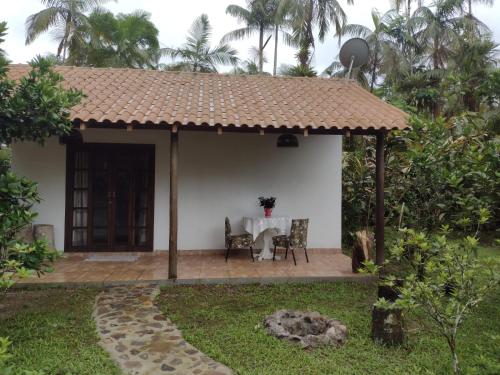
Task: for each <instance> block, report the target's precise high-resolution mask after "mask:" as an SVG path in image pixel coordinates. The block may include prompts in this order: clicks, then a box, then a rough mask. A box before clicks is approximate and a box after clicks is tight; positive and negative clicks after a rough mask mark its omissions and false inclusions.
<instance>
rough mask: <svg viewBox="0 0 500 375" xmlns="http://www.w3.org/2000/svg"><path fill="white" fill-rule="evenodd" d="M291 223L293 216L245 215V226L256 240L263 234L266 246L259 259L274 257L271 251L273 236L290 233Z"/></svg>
mask: <svg viewBox="0 0 500 375" xmlns="http://www.w3.org/2000/svg"><path fill="white" fill-rule="evenodd" d="M291 225H292V218H291V217H289V216H272V217H262V216H260V217H243V228H244V229H245V231H247V232H248V233H250V234H251V235H252V236H253V239H254V241H255V240H256V239H257V237H259V236H261V235H262V239H263V241H264V247H263V248H262V251H261V253H260V254H259V256H258V259H259V260H264V259H273V253H272V252H271V242H272V239H273V236H276V235H278V234H289V233H290V227H291ZM276 258H278V257H276Z"/></svg>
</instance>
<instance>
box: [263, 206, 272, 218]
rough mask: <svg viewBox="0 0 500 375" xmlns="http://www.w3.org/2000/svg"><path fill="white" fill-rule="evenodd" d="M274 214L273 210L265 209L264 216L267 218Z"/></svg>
mask: <svg viewBox="0 0 500 375" xmlns="http://www.w3.org/2000/svg"><path fill="white" fill-rule="evenodd" d="M272 213H273V209H272V208H264V216H265V217H271V214H272Z"/></svg>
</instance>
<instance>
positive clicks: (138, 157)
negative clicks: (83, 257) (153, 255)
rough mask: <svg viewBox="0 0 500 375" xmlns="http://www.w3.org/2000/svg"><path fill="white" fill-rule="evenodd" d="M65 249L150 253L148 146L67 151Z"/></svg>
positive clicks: (151, 170) (91, 146)
mask: <svg viewBox="0 0 500 375" xmlns="http://www.w3.org/2000/svg"><path fill="white" fill-rule="evenodd" d="M67 162H68V169H67V199H66V239H65V244H66V246H65V247H66V249H67V250H70V251H71V250H73V251H151V250H152V249H153V230H154V226H153V210H154V146H150V145H116V144H81V145H68V158H67Z"/></svg>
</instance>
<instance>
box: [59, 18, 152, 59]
mask: <svg viewBox="0 0 500 375" xmlns="http://www.w3.org/2000/svg"><path fill="white" fill-rule="evenodd" d="M78 33H79V34H80V35H81V37H80V38H78V39H75V40H73V41H72V42H71V43H70V46H69V52H70V53H69V57H68V63H70V64H72V65H77V66H79V65H85V66H96V67H127V68H153V67H155V65H156V60H157V56H158V53H159V48H160V44H159V42H158V29H157V28H156V26H155V25H154V24H153V23H152V22H151V20H150V14H149V13H147V12H144V11H135V12H133V13H130V14H118V15H117V16H116V17H115V16H114V15H113V13H111V12H107V11H102V10H94V11H93V12H92V13H91V14H90V15H89V16H88V18H87V23H86V24H85V25H84V26H82V30H79V31H78Z"/></svg>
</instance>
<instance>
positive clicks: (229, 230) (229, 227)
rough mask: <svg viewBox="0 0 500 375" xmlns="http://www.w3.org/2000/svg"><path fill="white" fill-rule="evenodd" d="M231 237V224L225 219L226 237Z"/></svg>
mask: <svg viewBox="0 0 500 375" xmlns="http://www.w3.org/2000/svg"><path fill="white" fill-rule="evenodd" d="M230 235H231V223H230V222H229V218H228V217H226V236H230Z"/></svg>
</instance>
